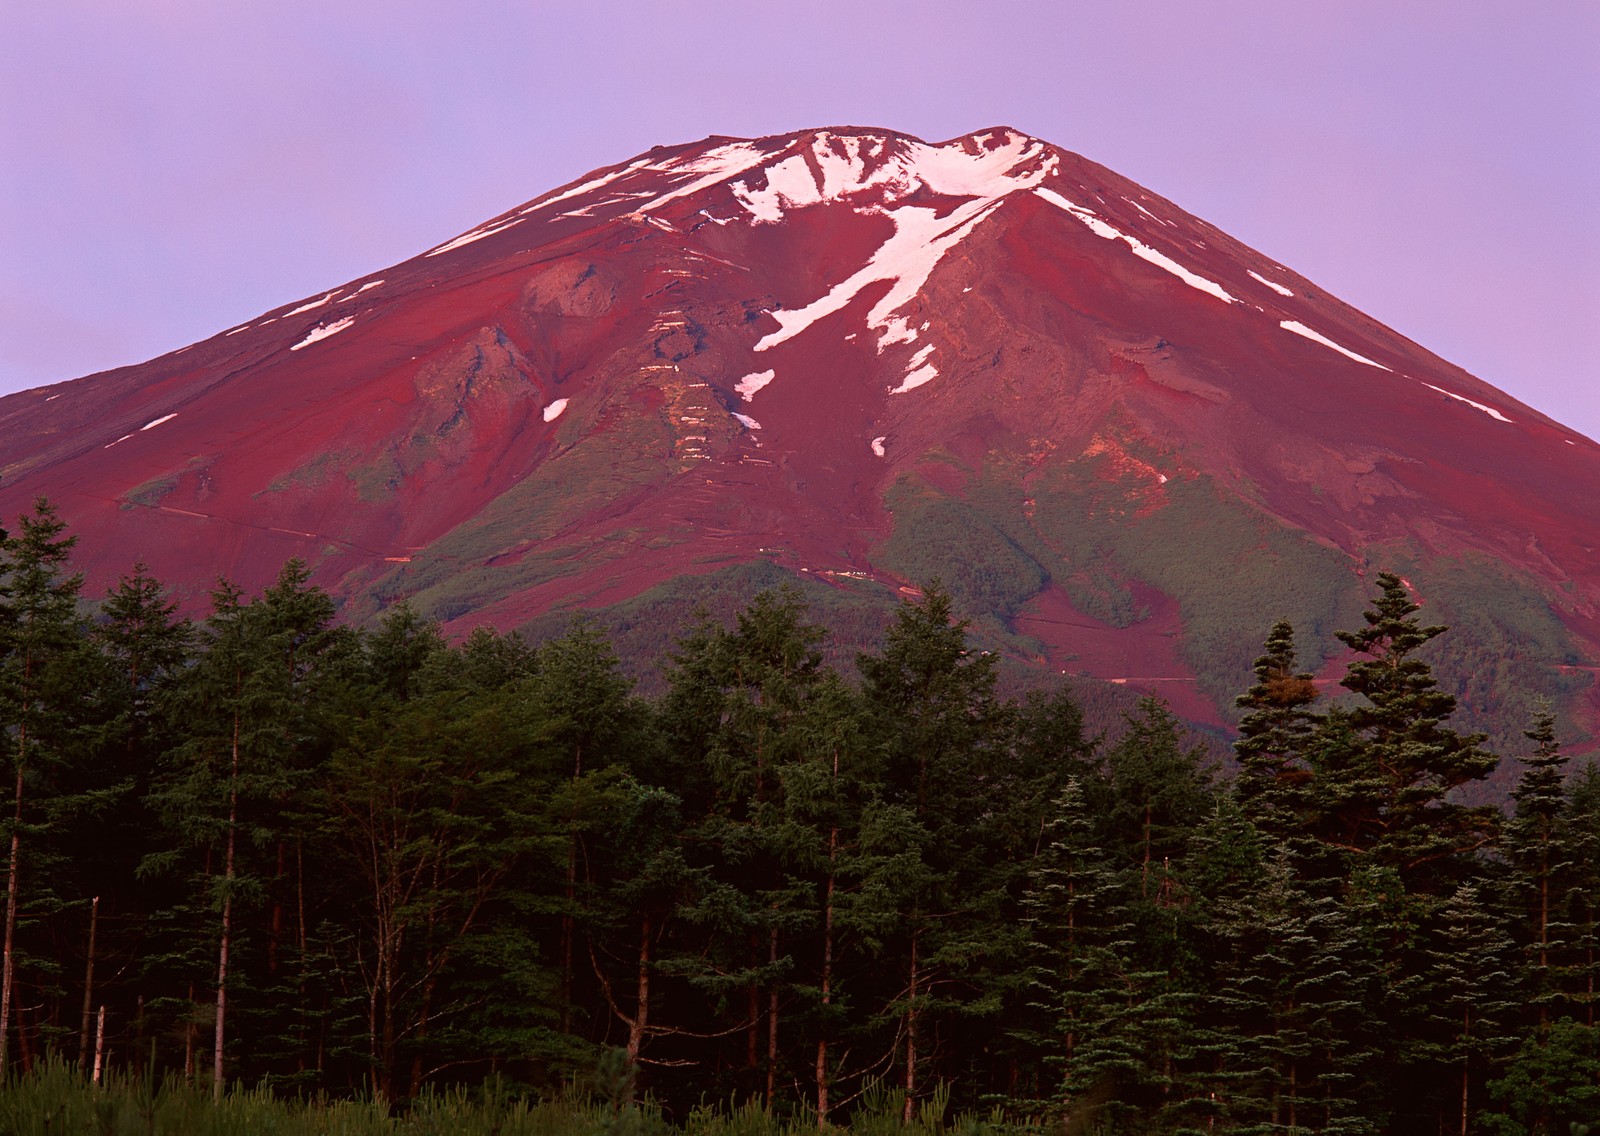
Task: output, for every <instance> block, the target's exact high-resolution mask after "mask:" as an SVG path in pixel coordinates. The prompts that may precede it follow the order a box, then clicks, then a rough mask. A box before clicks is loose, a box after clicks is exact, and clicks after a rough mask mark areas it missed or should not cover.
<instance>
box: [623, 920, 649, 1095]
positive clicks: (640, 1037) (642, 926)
mask: <svg viewBox="0 0 1600 1136" xmlns="http://www.w3.org/2000/svg"><path fill="white" fill-rule="evenodd" d="M634 1005H635V1009H634V1013H633V1020H632V1021H630V1022H629V1023H628V1067H629V1068H630V1069H637V1068H638V1067H639V1053H640V1051H641V1050H642V1049H643V1048H644V1032H645V1028H646V1027H647V1026H648V1025H649V1024H650V915H649V913H648V912H646V913H645V914H643V915H641V916H640V917H639V984H638V988H637V991H636V993H635V995H634ZM636 1095H637V1086H636V1084H635V1088H634V1090H633V1092H632V1093H631V1094H630V1097H629V1100H628V1105H629V1106H630V1107H631V1106H632V1105H633V1103H634V1100H633V1097H634V1096H636Z"/></svg>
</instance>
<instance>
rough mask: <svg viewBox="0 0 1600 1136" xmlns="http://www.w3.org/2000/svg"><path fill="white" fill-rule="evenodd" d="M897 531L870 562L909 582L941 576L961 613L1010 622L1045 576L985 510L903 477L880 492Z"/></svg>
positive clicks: (1042, 583)
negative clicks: (987, 615)
mask: <svg viewBox="0 0 1600 1136" xmlns="http://www.w3.org/2000/svg"><path fill="white" fill-rule="evenodd" d="M884 503H885V504H886V505H887V506H888V508H889V511H890V512H891V513H892V514H893V515H894V531H893V533H892V534H891V535H890V537H889V539H888V540H887V541H886V542H885V543H884V545H883V547H882V548H881V549H879V550H878V552H877V554H876V555H875V556H874V559H875V560H876V561H877V562H879V563H881V564H883V565H884V566H885V567H886V568H888V569H889V570H891V571H893V572H896V573H898V574H899V575H901V576H904V577H906V578H907V579H911V580H919V581H926V580H931V579H935V578H937V579H939V580H942V581H943V582H944V585H945V587H947V588H948V589H949V590H950V595H951V597H952V598H953V599H954V600H955V601H956V604H957V605H958V607H959V608H960V609H961V610H962V611H963V612H966V613H969V614H973V615H977V614H980V613H985V612H992V613H995V614H996V615H999V616H1001V617H1002V618H1005V619H1009V618H1010V617H1011V616H1013V615H1015V614H1016V612H1017V610H1018V609H1019V608H1020V607H1021V606H1022V605H1023V604H1024V603H1026V602H1027V601H1028V600H1029V599H1030V598H1031V597H1033V596H1035V595H1037V594H1038V593H1039V590H1040V589H1041V588H1043V587H1044V586H1045V584H1046V583H1047V582H1048V581H1049V578H1050V576H1049V573H1048V572H1046V571H1045V569H1044V568H1043V566H1041V565H1040V564H1039V562H1038V561H1037V560H1035V559H1034V558H1033V556H1031V555H1030V554H1029V553H1028V551H1027V550H1026V549H1024V548H1023V547H1022V545H1020V544H1018V542H1017V541H1015V540H1013V539H1012V538H1011V536H1009V535H1008V534H1007V532H1006V531H1005V528H1004V527H1003V523H997V520H996V518H994V517H991V516H990V515H988V514H987V513H985V512H984V511H983V510H981V509H979V508H977V507H975V506H974V505H972V504H970V503H968V502H966V501H963V500H961V499H959V498H956V497H951V496H948V495H946V494H943V493H940V492H939V491H938V490H936V489H934V488H932V487H931V486H929V485H927V484H925V483H923V482H920V481H916V480H913V479H910V478H902V479H901V480H900V481H898V482H896V484H895V485H894V486H893V487H892V488H891V489H890V490H889V492H888V493H886V494H885V495H884Z"/></svg>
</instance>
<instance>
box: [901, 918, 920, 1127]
mask: <svg viewBox="0 0 1600 1136" xmlns="http://www.w3.org/2000/svg"><path fill="white" fill-rule="evenodd" d="M920 934H921V932H919V931H913V932H912V933H911V986H910V992H909V994H908V995H907V997H906V1079H905V1088H906V1107H905V1116H904V1117H903V1118H902V1122H903V1123H905V1124H910V1123H911V1120H912V1117H913V1116H914V1115H915V1109H916V1101H917V939H918V937H919V936H920Z"/></svg>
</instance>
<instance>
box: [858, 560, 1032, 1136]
mask: <svg viewBox="0 0 1600 1136" xmlns="http://www.w3.org/2000/svg"><path fill="white" fill-rule="evenodd" d="M856 665H857V668H858V669H859V670H860V672H861V676H862V695H863V701H864V704H865V709H866V712H867V714H868V716H869V720H870V721H871V722H872V723H873V727H874V739H873V740H874V741H875V743H876V745H877V747H878V748H879V752H880V753H881V754H882V755H883V763H884V764H883V769H884V787H883V790H882V797H881V799H880V800H879V801H878V802H877V803H876V804H875V805H874V806H873V807H872V808H870V809H869V810H867V812H866V814H865V815H864V817H863V823H862V832H863V836H862V839H863V848H864V851H870V852H871V854H872V855H873V856H875V857H876V865H877V866H876V868H875V869H874V870H873V872H872V873H871V879H870V883H871V886H874V887H876V888H878V889H880V892H881V895H882V896H883V897H884V898H885V900H886V901H887V902H890V903H893V904H895V905H896V911H897V913H898V922H899V924H900V927H901V931H900V938H901V940H902V941H903V943H904V947H903V951H904V953H903V955H901V956H900V957H903V958H904V959H905V969H904V975H905V981H904V984H903V985H899V986H898V988H895V989H894V990H893V993H892V996H891V997H890V998H889V1000H888V1001H887V1003H886V1004H885V1006H884V1010H883V1014H884V1017H885V1021H886V1022H887V1021H889V1020H893V1021H894V1022H895V1030H896V1033H897V1035H898V1038H899V1044H898V1053H899V1058H898V1065H899V1073H898V1075H897V1080H898V1082H899V1084H900V1086H901V1088H902V1091H903V1092H904V1094H905V1105H904V1118H905V1120H906V1122H907V1123H909V1122H910V1118H911V1117H912V1116H914V1115H915V1108H916V1103H917V1101H918V1099H919V1094H921V1093H923V1092H925V1091H926V1080H925V1078H924V1077H923V1074H924V1072H925V1071H926V1066H927V1065H928V1063H929V1062H928V1041H929V1037H930V1033H931V1028H932V1027H933V1025H934V1024H935V1023H936V1022H940V1021H946V1020H966V1021H968V1022H976V1021H978V1020H979V1019H981V1018H982V1017H984V1016H985V1015H993V1014H995V1013H997V1012H998V1010H999V1006H1000V1004H999V1002H998V1000H996V999H994V998H992V997H991V996H990V992H989V991H988V990H986V989H984V986H985V982H984V975H985V973H986V971H987V970H988V968H989V967H990V966H991V965H992V961H993V960H994V959H995V958H996V956H997V954H998V953H1001V952H1009V951H1012V950H1016V949H1019V948H1020V946H1021V943H1020V941H1017V942H1013V941H1012V936H1011V935H1010V934H1008V933H1007V925H1006V923H1005V922H1004V921H1003V920H1001V919H999V918H997V916H998V915H999V912H1000V910H1001V909H1002V907H1003V904H1004V895H1005V891H1006V888H1007V886H1008V883H1009V880H1008V879H1007V877H1006V871H1005V869H1004V867H1003V859H1004V858H1003V857H1001V856H997V852H998V851H999V849H997V847H996V844H997V843H998V834H997V832H996V831H995V827H994V824H993V821H994V819H995V818H996V817H998V816H999V815H1000V814H1001V813H1002V812H1003V807H1002V806H1001V802H1000V801H999V798H998V797H996V796H995V795H994V793H993V790H994V786H995V782H994V781H993V779H992V778H991V777H990V776H989V772H990V770H993V769H997V768H998V767H999V763H1000V753H1001V752H1003V749H1002V744H1003V741H1004V739H1006V738H1007V737H1008V736H1009V729H1008V727H1009V724H1010V723H1009V713H1008V711H1007V709H1006V708H1005V707H1004V706H1002V705H1001V703H1000V702H999V700H998V699H997V698H996V695H995V679H996V674H995V659H994V657H993V656H991V655H989V654H988V653H987V652H982V653H973V652H971V651H969V649H968V647H967V639H966V623H965V622H964V621H957V620H955V619H954V618H953V613H952V608H951V600H950V596H949V594H948V593H947V592H945V591H944V590H943V588H942V587H940V586H939V585H938V584H937V582H935V583H932V584H930V585H928V587H927V588H925V589H924V595H923V598H922V601H921V602H920V603H904V604H901V605H900V607H899V609H898V610H897V611H896V613H895V620H894V622H893V623H892V624H891V625H890V627H889V631H888V634H887V636H886V639H885V643H884V648H883V650H882V651H881V652H880V653H877V654H863V655H861V656H859V657H858V659H857V663H856Z"/></svg>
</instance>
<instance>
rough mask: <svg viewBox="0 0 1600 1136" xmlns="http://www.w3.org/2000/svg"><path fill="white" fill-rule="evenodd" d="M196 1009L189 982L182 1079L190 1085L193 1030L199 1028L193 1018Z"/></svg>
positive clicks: (195, 1014) (192, 986)
mask: <svg viewBox="0 0 1600 1136" xmlns="http://www.w3.org/2000/svg"><path fill="white" fill-rule="evenodd" d="M197 1011H198V1007H197V1006H196V1005H195V1001H194V983H192V982H191V983H189V1022H188V1024H187V1025H186V1026H185V1027H184V1030H183V1079H184V1080H185V1081H187V1082H188V1083H189V1084H191V1085H192V1084H194V1044H195V1031H196V1030H197V1029H198V1028H199V1023H198V1022H197V1021H196V1020H195V1019H196V1017H198V1012H197Z"/></svg>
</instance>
